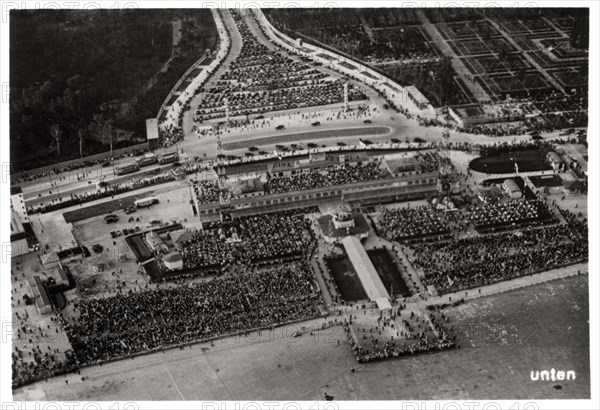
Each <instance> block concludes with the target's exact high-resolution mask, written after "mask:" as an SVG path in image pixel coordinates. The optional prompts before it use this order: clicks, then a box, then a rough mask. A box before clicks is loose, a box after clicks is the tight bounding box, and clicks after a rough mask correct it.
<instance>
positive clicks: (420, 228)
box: [379, 205, 450, 241]
mask: <svg viewBox="0 0 600 410" xmlns="http://www.w3.org/2000/svg"><path fill="white" fill-rule="evenodd" d="M379 227H380V231H381V232H380V233H381V234H382V235H383V236H384V237H385V238H386V239H387V240H389V241H405V240H408V239H415V238H423V237H428V236H433V235H438V236H440V235H447V234H448V233H449V232H450V227H449V225H448V222H447V220H446V218H445V217H444V214H443V213H442V212H439V211H436V210H434V209H433V208H432V207H430V206H428V205H424V206H418V207H415V208H395V209H384V210H383V212H382V213H381V216H380V218H379Z"/></svg>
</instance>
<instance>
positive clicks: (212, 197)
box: [192, 180, 219, 204]
mask: <svg viewBox="0 0 600 410" xmlns="http://www.w3.org/2000/svg"><path fill="white" fill-rule="evenodd" d="M192 187H193V189H194V195H195V196H196V198H198V203H200V204H210V203H214V202H219V183H218V182H217V181H207V180H204V181H195V182H194V183H193V184H192Z"/></svg>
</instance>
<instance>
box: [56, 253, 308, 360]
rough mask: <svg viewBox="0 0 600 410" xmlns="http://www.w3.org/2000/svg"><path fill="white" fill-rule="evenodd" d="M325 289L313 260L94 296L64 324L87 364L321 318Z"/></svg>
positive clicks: (80, 357) (77, 352)
mask: <svg viewBox="0 0 600 410" xmlns="http://www.w3.org/2000/svg"><path fill="white" fill-rule="evenodd" d="M319 301H320V294H319V291H318V287H317V285H316V283H315V282H314V279H313V275H312V270H311V268H310V266H309V265H308V264H306V263H296V264H291V265H286V266H277V267H272V268H268V269H265V270H261V271H258V270H256V271H253V272H250V273H241V272H239V273H237V274H233V275H231V276H227V277H219V278H215V279H213V280H211V281H207V282H201V283H194V284H191V285H181V286H175V287H168V288H157V289H152V290H149V291H143V292H138V293H130V294H126V295H115V296H112V297H108V298H103V299H89V300H84V301H81V302H79V303H78V304H76V305H75V312H76V314H77V317H76V318H75V319H71V320H69V321H67V322H66V324H65V330H66V331H67V334H68V335H69V340H70V341H71V343H72V346H73V349H74V351H75V352H76V354H77V356H78V358H79V360H80V361H81V362H82V363H93V362H96V361H101V360H108V359H112V358H117V357H123V356H127V355H131V354H134V353H138V352H145V351H151V350H158V349H162V348H166V347H169V346H174V345H180V344H184V343H190V342H194V341H198V340H206V339H211V338H214V337H219V336H225V335H230V334H235V333H238V332H243V331H247V330H251V329H259V328H265V327H270V326H273V325H276V324H281V323H286V322H290V321H297V320H301V319H307V318H312V317H315V316H317V315H318V314H319V309H318V304H319Z"/></svg>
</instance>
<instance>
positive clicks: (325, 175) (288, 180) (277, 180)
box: [266, 162, 383, 194]
mask: <svg viewBox="0 0 600 410" xmlns="http://www.w3.org/2000/svg"><path fill="white" fill-rule="evenodd" d="M382 177H383V174H382V172H381V169H380V167H379V163H377V162H369V163H367V164H364V165H356V166H350V165H344V166H340V167H330V168H326V169H314V170H310V171H308V172H303V173H299V174H294V175H289V176H281V177H271V178H269V180H268V183H267V186H266V191H267V192H268V193H271V194H277V193H281V192H290V191H302V190H305V189H313V188H320V187H325V186H331V185H343V184H351V183H355V182H363V181H372V180H375V179H379V178H382Z"/></svg>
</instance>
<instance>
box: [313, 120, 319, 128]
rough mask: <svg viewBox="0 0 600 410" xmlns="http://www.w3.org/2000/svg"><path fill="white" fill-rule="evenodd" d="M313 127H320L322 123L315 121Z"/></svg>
mask: <svg viewBox="0 0 600 410" xmlns="http://www.w3.org/2000/svg"><path fill="white" fill-rule="evenodd" d="M311 125H312V126H313V127H318V126H319V125H321V122H320V121H315V122H313V123H312V124H311Z"/></svg>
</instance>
